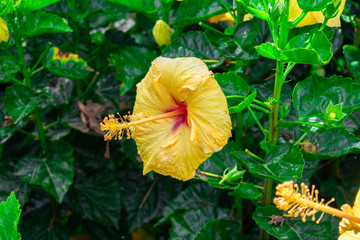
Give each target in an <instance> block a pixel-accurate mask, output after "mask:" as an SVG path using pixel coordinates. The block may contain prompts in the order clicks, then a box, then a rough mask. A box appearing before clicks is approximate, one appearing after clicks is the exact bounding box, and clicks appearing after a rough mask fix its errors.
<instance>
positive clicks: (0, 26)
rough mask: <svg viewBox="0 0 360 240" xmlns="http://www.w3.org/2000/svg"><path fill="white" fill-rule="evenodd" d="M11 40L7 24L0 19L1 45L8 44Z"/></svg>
mask: <svg viewBox="0 0 360 240" xmlns="http://www.w3.org/2000/svg"><path fill="white" fill-rule="evenodd" d="M8 40H9V29H8V27H7V22H6V21H5V20H4V19H2V18H1V17H0V43H1V42H3V41H4V42H7V41H8Z"/></svg>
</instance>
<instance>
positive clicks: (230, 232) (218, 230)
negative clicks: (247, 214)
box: [194, 219, 240, 240]
mask: <svg viewBox="0 0 360 240" xmlns="http://www.w3.org/2000/svg"><path fill="white" fill-rule="evenodd" d="M239 230H240V222H239V221H235V220H229V219H216V220H214V221H211V222H208V223H206V225H205V226H204V227H202V228H201V230H200V232H199V233H198V234H196V236H195V238H194V240H209V239H212V240H226V239H227V240H231V239H239Z"/></svg>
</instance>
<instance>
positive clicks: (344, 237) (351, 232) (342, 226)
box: [338, 190, 360, 240]
mask: <svg viewBox="0 0 360 240" xmlns="http://www.w3.org/2000/svg"><path fill="white" fill-rule="evenodd" d="M341 209H342V211H343V212H346V213H349V214H351V215H353V216H357V217H360V190H359V191H358V193H357V196H356V198H355V202H354V207H353V208H351V207H350V205H349V204H344V205H342V206H341ZM339 233H340V234H341V235H340V237H339V238H338V239H339V240H355V239H357V240H359V239H360V224H359V223H355V222H351V221H349V220H348V219H346V218H343V219H342V220H341V222H340V223H339Z"/></svg>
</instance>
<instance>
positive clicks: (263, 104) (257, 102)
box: [226, 95, 269, 109]
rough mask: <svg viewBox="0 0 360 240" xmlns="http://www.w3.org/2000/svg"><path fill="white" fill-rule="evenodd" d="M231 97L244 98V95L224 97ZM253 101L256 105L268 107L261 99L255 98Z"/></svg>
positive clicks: (227, 97)
mask: <svg viewBox="0 0 360 240" xmlns="http://www.w3.org/2000/svg"><path fill="white" fill-rule="evenodd" d="M231 98H241V99H244V98H246V96H241V95H231V96H226V99H231ZM253 102H254V103H256V104H257V105H260V106H262V107H264V108H266V109H269V106H268V105H266V103H264V102H261V101H259V100H257V99H254V100H253Z"/></svg>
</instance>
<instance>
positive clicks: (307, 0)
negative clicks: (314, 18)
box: [297, 0, 334, 12]
mask: <svg viewBox="0 0 360 240" xmlns="http://www.w3.org/2000/svg"><path fill="white" fill-rule="evenodd" d="M333 1H334V0H316V1H314V0H301V1H297V2H298V4H299V7H300V8H301V9H302V10H304V11H306V12H311V11H321V10H323V9H324V8H325V7H326V6H327V5H329V4H331V3H332V2H333Z"/></svg>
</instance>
